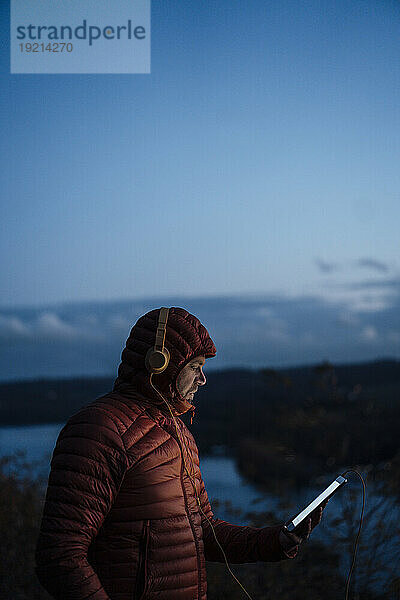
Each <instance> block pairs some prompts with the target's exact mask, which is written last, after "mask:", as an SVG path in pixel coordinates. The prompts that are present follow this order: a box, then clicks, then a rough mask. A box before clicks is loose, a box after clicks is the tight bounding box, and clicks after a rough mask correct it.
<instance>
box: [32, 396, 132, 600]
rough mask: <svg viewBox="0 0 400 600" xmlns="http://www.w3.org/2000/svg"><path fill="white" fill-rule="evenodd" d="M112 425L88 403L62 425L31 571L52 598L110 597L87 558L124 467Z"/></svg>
mask: <svg viewBox="0 0 400 600" xmlns="http://www.w3.org/2000/svg"><path fill="white" fill-rule="evenodd" d="M127 463H128V461H127V456H126V452H125V449H124V446H123V441H122V438H121V435H120V433H119V431H118V428H117V426H116V424H115V423H114V422H113V420H112V419H111V418H110V416H109V415H108V414H107V412H106V411H105V410H102V409H99V408H91V407H88V408H86V409H83V410H82V411H81V412H79V413H78V414H77V415H75V416H74V417H72V418H71V419H70V420H69V422H68V423H67V425H66V426H65V427H64V428H63V429H62V431H61V433H60V435H59V437H58V440H57V444H56V447H55V450H54V453H53V458H52V461H51V471H50V476H49V482H48V488H47V493H46V499H45V504H44V509H43V517H42V522H41V528H40V534H39V538H38V543H37V547H36V574H37V577H38V579H39V581H40V583H41V584H42V585H43V587H44V588H45V589H46V590H47V591H48V592H49V593H50V595H52V596H53V598H55V599H56V600H59V599H60V600H61V599H65V600H67V599H68V600H86V599H87V598H90V600H109V596H108V594H107V593H106V591H105V590H104V588H103V586H102V584H101V582H100V580H99V578H98V576H97V574H96V572H95V571H94V569H93V567H92V566H91V564H90V563H89V560H88V549H89V546H90V544H91V542H92V540H93V539H94V538H95V537H96V535H97V533H98V531H99V529H100V527H101V525H102V523H103V521H104V519H105V517H106V515H107V513H108V511H109V510H110V508H111V506H112V504H113V501H114V499H115V496H116V494H117V492H118V490H119V487H120V485H121V483H122V480H123V477H124V474H125V471H126V469H127Z"/></svg>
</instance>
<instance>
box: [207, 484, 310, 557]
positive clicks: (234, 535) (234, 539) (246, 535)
mask: <svg viewBox="0 0 400 600" xmlns="http://www.w3.org/2000/svg"><path fill="white" fill-rule="evenodd" d="M200 486H201V487H200V503H201V508H202V511H201V513H200V514H201V518H202V529H203V542H204V553H205V558H206V560H211V561H215V562H223V563H224V562H225V559H224V555H223V553H222V551H221V548H220V547H219V545H218V543H217V541H216V539H215V537H214V533H213V531H212V528H211V525H212V526H213V528H214V530H215V535H216V537H217V540H218V542H219V544H220V545H221V546H222V548H223V550H224V552H225V554H226V558H227V560H228V562H231V563H249V562H257V561H259V560H260V561H266V562H274V561H278V560H283V559H286V558H294V557H295V556H296V554H297V549H298V548H297V546H296V547H295V549H294V550H291V551H289V552H286V551H285V550H283V548H282V546H281V544H280V542H279V532H280V530H281V529H282V525H276V526H274V527H262V528H258V527H250V526H243V525H232V524H231V523H227V522H226V521H222V520H221V519H216V518H215V517H214V515H213V512H212V510H211V506H210V502H209V500H208V496H207V492H206V489H205V486H204V482H203V479H201V480H200ZM203 513H204V514H203ZM210 523H211V525H210Z"/></svg>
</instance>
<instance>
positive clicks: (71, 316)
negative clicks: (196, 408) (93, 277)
mask: <svg viewBox="0 0 400 600" xmlns="http://www.w3.org/2000/svg"><path fill="white" fill-rule="evenodd" d="M362 283H363V282H361V284H362ZM355 285H356V286H357V285H358V288H359V289H358V288H357V289H353V288H352V287H351V286H350V288H346V287H343V286H342V287H335V286H331V289H332V293H329V297H328V298H326V297H322V295H321V294H319V295H317V294H314V295H311V294H310V295H307V296H305V295H302V296H285V295H263V296H258V297H250V296H235V297H234V296H231V297H218V298H179V297H175V298H165V297H163V298H157V299H154V298H153V299H149V300H147V301H143V300H141V301H121V302H107V303H101V302H98V303H91V304H84V303H76V304H69V305H68V304H66V305H63V306H53V307H47V308H44V309H42V310H38V309H30V310H28V309H25V310H22V309H21V310H8V311H7V310H4V309H3V310H0V344H1V353H0V378H1V379H15V378H27V377H30V378H32V377H45V376H51V377H56V376H63V377H66V376H76V375H113V374H114V375H115V374H116V372H117V368H118V364H119V361H120V356H121V351H122V349H123V347H124V345H125V341H126V339H127V337H128V335H129V332H130V330H131V327H132V325H133V324H134V323H135V322H136V320H137V319H138V317H139V316H140V315H141V314H143V313H145V312H147V311H149V310H151V309H152V308H154V307H156V306H162V305H165V306H183V307H185V308H186V309H187V310H189V311H190V312H192V313H193V314H195V315H197V316H198V317H199V318H200V320H201V321H202V322H203V323H204V325H205V326H206V327H207V329H208V330H209V332H210V334H211V336H212V338H213V340H214V342H215V344H216V346H217V357H216V358H215V359H212V360H210V361H209V363H207V368H208V369H213V368H226V367H234V366H244V367H250V368H260V367H265V366H271V367H280V366H285V365H286V366H289V365H299V364H300V365H301V364H310V363H318V362H321V361H322V360H330V361H331V362H336V363H344V362H351V361H362V360H373V359H375V358H379V357H381V356H386V357H387V356H392V357H395V358H396V357H398V358H400V343H399V341H400V335H399V332H400V286H399V285H398V282H397V283H396V285H397V287H396V286H390V287H388V288H385V287H383V288H380V287H376V288H375V287H372V288H371V289H370V288H368V287H366V288H365V287H364V286H363V285H361V286H360V284H355ZM353 286H354V284H353ZM333 292H336V294H335V293H333ZM385 293H387V294H389V295H390V302H389V301H388V300H387V298H386V296H385ZM382 294H383V296H382V297H381V295H382ZM388 297H389V296H388ZM382 298H383V299H382Z"/></svg>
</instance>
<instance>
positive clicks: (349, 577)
mask: <svg viewBox="0 0 400 600" xmlns="http://www.w3.org/2000/svg"><path fill="white" fill-rule="evenodd" d="M347 473H355V474H356V475H358V477H359V478H360V480H361V483H362V487H363V500H362V508H361V516H360V526H359V528H358V532H357V535H356V539H355V542H354V550H353V560H352V562H351V566H350V570H349V574H348V576H347V581H346V594H345V600H348V598H349V590H350V580H351V576H352V574H353V569H354V565H355V563H356V555H357V550H358V543H359V541H360V535H361V527H362V523H363V518H364V508H365V497H366V485H365V481H364V479H363V477H362V475H361V474H360V473H359V472H358V471H356V470H355V469H347V471H345V472H344V473H342V477H344V476H345V475H346V474H347Z"/></svg>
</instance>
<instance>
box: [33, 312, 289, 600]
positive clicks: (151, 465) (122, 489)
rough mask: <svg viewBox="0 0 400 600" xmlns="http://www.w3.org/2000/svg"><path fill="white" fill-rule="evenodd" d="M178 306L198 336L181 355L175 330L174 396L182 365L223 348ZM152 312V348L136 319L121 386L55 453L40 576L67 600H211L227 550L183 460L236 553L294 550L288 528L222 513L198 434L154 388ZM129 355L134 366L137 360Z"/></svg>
mask: <svg viewBox="0 0 400 600" xmlns="http://www.w3.org/2000/svg"><path fill="white" fill-rule="evenodd" d="M171 310H172V311H173V312H172V315H170V317H169V323H170V327H172V326H174V332H175V333H174V334H173V335H175V334H176V328H177V325H176V322H174V311H177V312H175V321H176V319H178V321H179V320H182V319H183V320H185V321H186V326H187V327H189V325H190V323H191V324H192V325H193V327H194V329H195V330H196V331H197V334H196V336H197V338H198V339H197V342H196V340H193V339H192V340H191V341H190V343H189V344H188V348H187V352H186V353H183V354H182V355H181V359H178V358H177V357H176V356H173V354H174V344H173V343H172V342H171V340H170V341H169V342H168V333H167V339H166V345H167V347H169V350H170V354H171V360H173V364H172V365H171V370H172V371H175V375H174V376H173V378H172V379H171V377H170V378H168V376H167V377H166V378H165V376H164V378H163V377H162V376H163V375H164V374H162V375H160V376H159V385H160V388H162V389H163V391H164V393H165V394H168V393H170V394H171V395H170V399H171V400H173V394H174V383H173V380H174V379H175V378H176V374H177V373H178V372H179V370H180V369H179V367H180V368H181V365H182V364H186V362H188V360H191V358H193V357H194V356H197V355H206V356H212V355H213V354H215V348H214V346H213V344H212V342H211V339H210V338H209V336H208V333H207V332H206V330H205V329H204V328H203V326H202V325H201V324H200V322H199V321H198V320H197V319H196V317H193V316H192V315H190V314H189V313H187V312H186V311H183V309H171ZM179 311H182V312H181V313H180V312H179ZM153 313H154V314H153ZM149 314H150V315H152V316H151V317H150V320H152V322H153V329H151V328H149V331H150V330H151V331H152V335H151V336H150V335H149V336H148V344H146V343H144V341H143V340H145V339H146V335H143V329H141V327H140V326H139V327H137V326H136V330H135V328H134V329H133V330H132V332H131V336H130V338H129V339H128V341H127V348H126V349H125V350H124V353H125V356H124V353H123V355H122V356H123V362H122V365H121V366H120V370H119V378H118V380H117V382H116V386H115V389H114V391H113V392H111V393H109V394H107V395H105V396H103V397H102V398H100V399H98V400H96V401H95V402H93V403H92V404H90V405H89V406H87V407H86V408H84V409H82V410H81V411H79V412H78V413H77V414H76V415H75V416H73V417H72V418H71V419H70V420H69V421H68V423H67V424H66V426H65V427H64V428H63V429H62V431H61V433H60V435H59V438H58V441H57V444H56V448H55V450H54V454H53V459H52V463H51V472H50V476H49V484H48V489H47V495H46V501H45V506H44V511H43V519H42V524H41V531H40V536H39V540H38V545H37V550H36V563H37V567H36V573H37V575H38V578H39V580H40V582H41V583H42V585H43V586H44V587H45V588H46V589H47V590H48V591H49V593H50V594H51V595H52V596H53V597H54V598H56V599H65V600H74V599H76V600H89V599H90V600H135V599H136V600H138V599H141V600H153V599H154V600H155V599H156V598H157V600H206V597H207V583H206V570H205V561H206V560H211V561H218V562H224V558H223V555H222V552H221V550H220V548H219V546H218V545H217V543H216V542H215V538H214V534H213V532H212V530H211V527H210V525H209V523H208V521H207V519H206V518H205V517H204V516H203V514H202V512H201V511H200V510H199V506H198V504H197V499H196V496H195V493H194V489H193V486H192V483H191V481H190V480H189V477H188V476H187V473H186V471H185V469H184V463H183V460H182V458H184V459H185V461H186V464H187V465H193V466H194V470H195V473H194V476H195V483H196V490H197V495H198V497H199V498H200V502H201V507H202V511H203V512H204V513H205V515H206V516H207V517H208V519H209V520H210V521H211V522H212V524H213V526H214V529H215V532H216V535H217V538H218V541H219V543H220V544H221V546H222V547H223V548H224V551H225V553H226V555H227V558H228V561H230V562H232V563H243V562H254V561H258V560H264V561H275V560H280V559H283V558H288V555H287V554H286V553H285V552H284V551H283V550H282V549H281V547H280V544H279V540H278V537H279V531H280V528H281V526H280V525H279V526H276V527H266V528H263V529H258V528H254V527H244V526H237V525H232V524H230V523H227V522H225V521H222V520H219V519H216V518H214V516H213V513H212V511H211V508H210V504H209V501H208V497H207V493H206V490H205V487H204V483H203V480H202V477H201V472H200V468H199V458H198V451H197V446H196V443H195V441H194V438H193V436H192V435H191V433H190V431H189V430H188V428H187V427H186V426H185V425H184V423H183V421H182V420H181V419H179V417H176V418H175V422H174V420H173V419H172V417H171V416H170V415H168V413H167V412H166V410H165V409H164V407H163V406H162V405H157V403H158V402H159V398H157V397H156V396H155V395H154V394H153V395H151V394H150V393H149V394H148V395H147V396H146V395H143V390H144V389H146V390H147V388H146V387H145V386H146V376H145V371H144V370H143V369H142V362H141V360H139V358H138V357H139V355H140V356H142V357H143V355H145V353H146V351H147V347H148V346H149V345H151V343H152V341H153V339H154V331H155V326H156V321H157V311H153V312H152V313H149ZM145 317H147V315H146V316H145ZM171 317H172V318H171ZM178 317H179V318H178ZM142 319H143V318H142ZM194 320H195V321H194ZM138 324H140V321H139V322H138ZM192 325H190V327H192ZM190 327H189V329H190ZM178 329H179V328H178ZM192 333H193V332H192ZM184 334H185V339H186V341H187V339H188V338H190V336H189V335H188V333H187V332H186V333H185V330H184V329H183V330H182V331H181V333H180V335H184ZM196 336H194V337H196ZM138 339H140V346H141V351H140V352H139V353H136V352H135V351H132V347H135V344H136V343H137V340H138ZM211 344H212V346H211ZM175 345H176V344H175ZM178 345H179V344H178ZM129 346H130V350H129ZM213 348H214V350H213ZM127 349H128V350H129V351H128V352H126V350H127ZM127 356H129V359H128V358H127ZM188 357H191V358H188ZM179 360H180V365H179V364H178V365H177V364H176V363H177V362H178V363H179ZM129 361H130V364H131V368H132V370H130V369H129V368H127V365H128V362H129ZM168 369H170V367H168ZM168 369H167V371H168ZM171 370H170V373H171ZM141 371H142V376H143V377H141V376H140V372H141ZM121 372H124V373H126V372H128V373H129V376H128V377H126V376H124V375H123V376H121ZM171 381H172V384H171ZM147 391H148V390H147ZM175 423H176V425H177V427H178V433H179V436H177V431H176V428H175ZM182 441H183V442H184V443H183V444H182ZM179 442H180V443H179ZM182 453H183V454H184V457H182ZM188 453H190V455H189V454H188ZM227 576H229V575H227Z"/></svg>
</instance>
